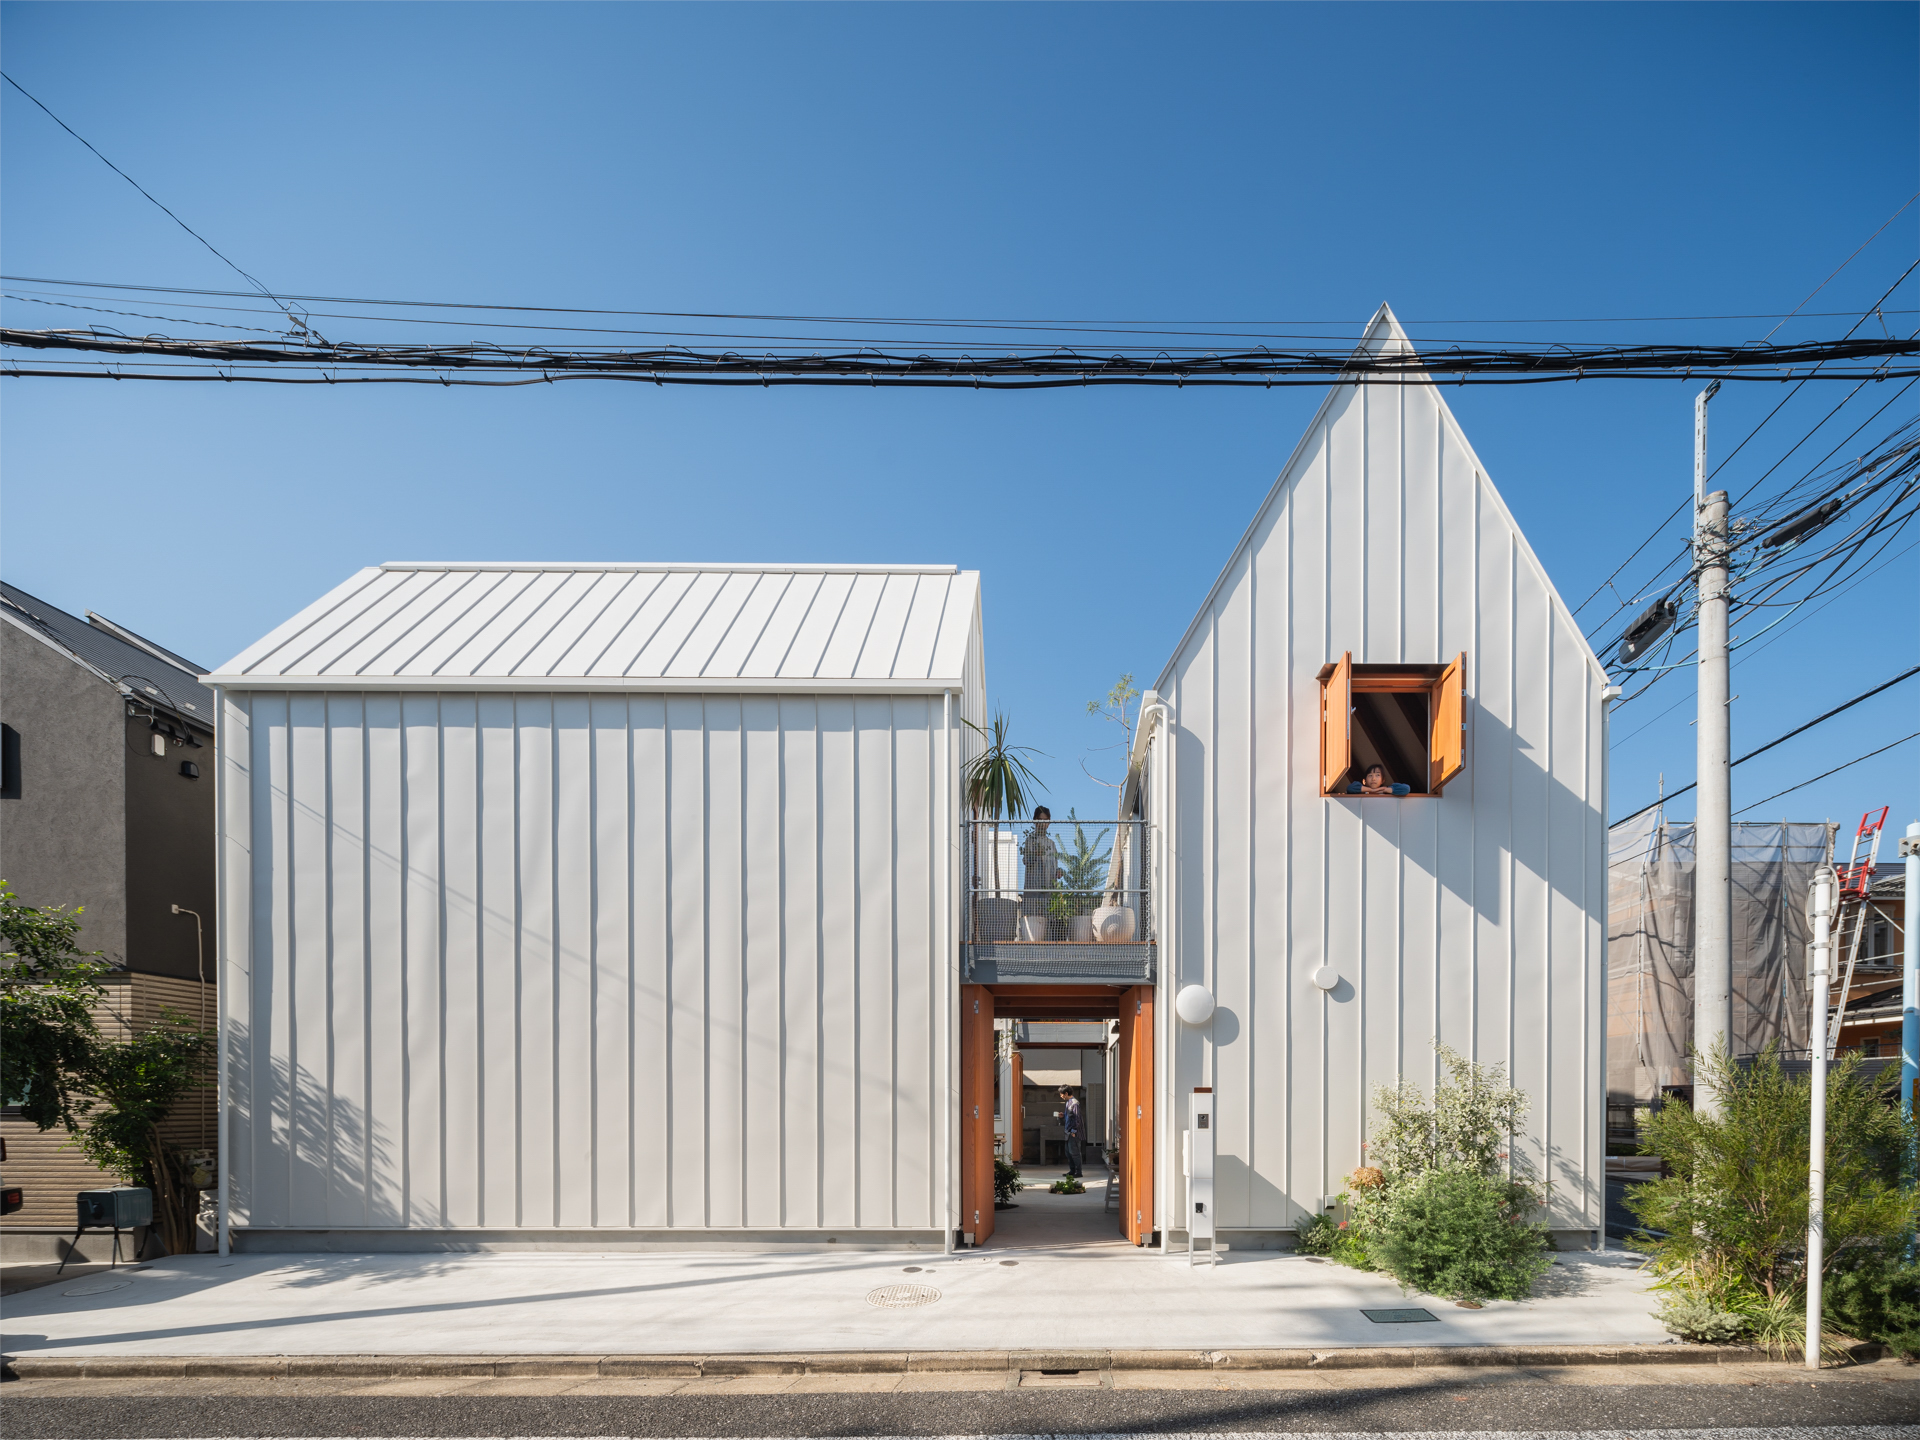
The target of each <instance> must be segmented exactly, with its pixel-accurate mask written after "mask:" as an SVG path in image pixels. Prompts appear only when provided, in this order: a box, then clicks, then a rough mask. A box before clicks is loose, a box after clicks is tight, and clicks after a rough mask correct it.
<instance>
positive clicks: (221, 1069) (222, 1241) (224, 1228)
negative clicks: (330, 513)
mask: <svg viewBox="0 0 1920 1440" xmlns="http://www.w3.org/2000/svg"><path fill="white" fill-rule="evenodd" d="M213 723H214V730H213V756H214V767H213V845H214V860H213V913H214V916H215V924H214V927H213V956H214V986H213V998H214V1022H213V1028H214V1074H215V1077H216V1078H215V1081H214V1105H215V1111H216V1113H215V1117H214V1138H213V1147H214V1153H213V1163H214V1164H215V1165H216V1166H217V1167H219V1168H218V1169H217V1170H216V1172H215V1175H216V1179H217V1194H216V1199H217V1201H218V1206H219V1223H218V1226H217V1229H218V1234H219V1244H218V1245H217V1247H216V1248H217V1249H218V1251H219V1253H220V1256H221V1258H222V1259H225V1258H226V1257H227V1256H228V1255H230V1254H231V1253H232V1252H233V1230H232V1225H231V1222H230V1220H229V1218H228V1210H227V1172H228V1171H229V1170H230V1169H231V1168H232V1166H231V1165H230V1163H229V1161H228V1158H227V1085H228V1080H227V1045H228V1035H227V1031H228V1025H227V977H226V975H225V974H224V973H223V972H224V971H225V970H226V968H227V963H228V955H229V951H228V947H227V939H228V936H227V811H226V795H225V790H226V769H227V763H226V762H227V740H228V739H229V738H230V737H229V735H228V732H227V696H226V692H225V691H224V690H222V689H220V688H218V687H215V689H214V692H213Z"/></svg>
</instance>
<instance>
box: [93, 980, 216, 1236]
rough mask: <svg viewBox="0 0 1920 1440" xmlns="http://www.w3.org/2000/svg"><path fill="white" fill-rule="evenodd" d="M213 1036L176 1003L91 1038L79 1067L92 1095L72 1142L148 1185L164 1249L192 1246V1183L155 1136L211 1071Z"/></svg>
mask: <svg viewBox="0 0 1920 1440" xmlns="http://www.w3.org/2000/svg"><path fill="white" fill-rule="evenodd" d="M212 1053H213V1036H212V1035H211V1034H210V1033H209V1032H207V1031H205V1030H201V1029H198V1028H197V1027H195V1026H194V1025H193V1023H192V1022H191V1021H190V1020H189V1019H188V1017H187V1016H185V1015H183V1014H181V1013H180V1012H179V1011H177V1010H173V1009H170V1008H163V1009H162V1010H161V1012H160V1021H159V1023H158V1024H157V1025H153V1026H151V1027H149V1028H148V1029H146V1030H144V1031H142V1032H141V1033H140V1034H138V1035H135V1036H132V1037H131V1038H129V1039H127V1040H119V1041H103V1042H100V1043H98V1044H96V1045H95V1046H94V1047H93V1049H92V1053H91V1054H90V1055H89V1056H88V1058H87V1060H86V1062H85V1064H84V1065H83V1066H82V1067H81V1069H80V1071H79V1079H80V1082H81V1084H82V1085H83V1086H84V1087H85V1089H86V1091H87V1093H88V1095H89V1096H90V1097H91V1100H92V1107H91V1109H90V1110H89V1111H88V1112H87V1116H86V1122H85V1125H84V1127H83V1128H82V1129H81V1131H80V1133H79V1136H78V1138H77V1139H76V1141H75V1142H74V1143H75V1144H76V1145H77V1146H78V1147H79V1149H80V1152H81V1153H82V1154H83V1155H85V1156H86V1157H87V1159H89V1160H91V1161H92V1162H93V1163H94V1164H95V1165H96V1166H98V1167H99V1168H100V1169H102V1170H105V1171H108V1172H109V1173H111V1174H114V1175H119V1176H121V1177H122V1178H124V1179H125V1180H126V1181H127V1182H128V1183H129V1184H134V1185H144V1186H146V1187H147V1188H148V1189H150V1190H152V1191H153V1198H154V1217H155V1220H156V1221H157V1222H158V1223H159V1225H160V1227H161V1234H162V1236H163V1238H165V1240H166V1242H167V1248H168V1250H170V1251H172V1252H173V1253H174V1254H176V1255H177V1254H180V1253H182V1252H183V1251H190V1250H191V1249H192V1248H193V1246H192V1237H191V1234H190V1232H191V1229H192V1225H193V1217H192V1214H191V1206H190V1204H189V1203H188V1194H189V1192H190V1187H188V1186H186V1185H184V1184H183V1183H182V1177H181V1176H180V1174H179V1173H177V1171H178V1159H177V1157H176V1156H175V1155H174V1154H173V1152H172V1151H171V1150H170V1149H169V1148H168V1146H167V1145H166V1143H165V1142H164V1141H163V1140H162V1139H161V1138H160V1124H161V1122H162V1121H163V1120H165V1119H166V1118H167V1115H168V1113H169V1112H170V1111H171V1110H172V1109H173V1107H174V1105H175V1103H176V1102H177V1101H178V1100H179V1099H180V1097H181V1096H183V1095H185V1094H186V1093H187V1092H188V1091H191V1090H195V1089H198V1088H199V1087H200V1086H202V1085H204V1084H206V1083H207V1081H208V1079H209V1078H210V1077H209V1076H208V1073H207V1069H208V1060H209V1059H210V1058H211V1056H212Z"/></svg>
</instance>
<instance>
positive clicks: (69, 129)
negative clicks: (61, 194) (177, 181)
mask: <svg viewBox="0 0 1920 1440" xmlns="http://www.w3.org/2000/svg"><path fill="white" fill-rule="evenodd" d="M0 80H5V81H6V82H7V83H8V84H9V85H11V86H13V88H14V89H16V90H18V91H19V92H20V93H21V94H22V95H25V96H26V97H27V99H29V100H31V101H33V103H34V104H35V105H38V106H39V107H40V109H41V111H42V112H43V113H44V114H45V115H46V117H47V118H48V119H49V120H51V121H53V123H54V124H56V125H58V126H59V127H60V128H61V129H62V130H64V131H66V132H67V134H69V135H71V136H73V138H74V139H76V140H78V141H79V142H80V143H81V144H82V145H84V146H86V147H87V149H89V150H92V151H93V156H94V158H95V159H96V160H98V161H99V162H100V163H101V164H102V165H104V166H106V167H107V168H108V169H109V170H111V171H113V173H114V174H116V175H118V176H119V177H120V178H121V179H122V180H124V181H126V182H127V183H128V184H129V185H131V186H133V188H134V189H136V190H138V191H139V192H140V193H141V194H142V195H145V196H146V197H147V199H148V200H150V201H152V202H153V204H154V205H155V206H157V207H158V208H159V210H160V212H161V213H162V214H163V215H165V216H166V217H167V218H168V219H169V220H171V221H173V223H174V224H176V225H178V226H179V227H180V228H181V229H182V230H184V231H186V232H187V234H189V235H191V236H193V238H194V239H196V240H198V241H199V242H200V243H201V244H202V245H204V246H206V247H207V249H209V250H211V251H212V252H213V254H214V255H215V256H216V257H217V258H218V259H219V260H220V262H221V264H223V265H225V266H226V267H227V268H228V269H229V270H231V271H233V273H234V274H236V275H238V276H239V277H240V278H241V279H243V280H245V281H246V282H247V283H248V284H249V285H251V286H253V288H254V289H255V290H258V291H259V292H260V293H261V294H262V295H264V296H266V297H267V299H269V300H271V301H273V303H274V304H275V305H279V306H280V309H281V310H282V311H283V312H284V313H285V315H286V317H287V318H288V319H289V320H293V321H294V322H295V323H296V324H300V323H301V322H300V321H299V319H298V317H296V316H295V315H294V313H293V311H292V310H291V309H290V308H289V307H288V306H286V305H285V304H283V303H282V302H281V300H280V298H279V296H277V295H275V294H274V293H273V292H272V291H271V290H269V289H267V287H266V286H264V285H262V284H261V283H260V282H259V281H258V280H256V279H255V278H254V277H253V276H251V275H249V274H248V273H247V272H246V271H245V270H242V269H241V268H240V267H239V266H238V265H236V264H234V263H233V261H231V260H229V259H228V258H227V257H226V256H225V255H222V254H221V253H220V251H219V250H218V249H216V248H215V247H214V244H213V242H212V241H211V240H209V239H207V237H206V236H204V235H202V234H201V233H200V232H199V231H198V230H196V229H194V228H193V227H192V226H191V225H189V224H187V222H186V221H184V220H182V219H181V218H180V217H179V216H178V215H176V214H174V213H173V211H171V210H169V209H167V207H166V206H165V205H162V204H161V203H160V201H158V200H156V199H154V197H153V195H152V193H151V192H150V191H148V189H147V188H146V186H144V185H142V184H141V183H140V182H139V181H138V180H136V179H134V178H133V177H132V176H131V175H129V174H127V172H126V171H124V170H122V169H121V168H120V167H119V166H118V165H116V164H114V163H113V161H111V160H109V159H107V157H106V156H104V155H102V154H101V153H100V152H99V151H98V150H95V149H94V146H93V142H92V141H91V140H89V139H87V137H86V136H84V135H82V134H81V133H80V132H79V131H78V130H76V129H74V128H73V127H72V126H71V125H69V124H67V122H66V121H64V120H62V119H61V118H60V117H59V116H58V115H56V114H54V113H53V111H51V110H49V109H47V106H46V104H45V102H44V101H42V100H41V99H40V97H39V96H37V95H35V94H34V93H33V92H32V91H31V90H29V89H27V87H26V86H24V85H22V84H21V83H20V82H19V81H18V80H16V79H14V78H13V77H12V76H11V75H8V74H7V73H6V72H5V71H0ZM301 328H302V329H305V328H306V327H305V326H304V324H302V325H301Z"/></svg>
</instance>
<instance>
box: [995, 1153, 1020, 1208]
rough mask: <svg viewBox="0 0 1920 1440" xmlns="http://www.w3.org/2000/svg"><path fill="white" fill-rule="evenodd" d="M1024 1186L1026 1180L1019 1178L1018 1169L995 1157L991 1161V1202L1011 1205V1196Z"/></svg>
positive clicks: (997, 1204)
mask: <svg viewBox="0 0 1920 1440" xmlns="http://www.w3.org/2000/svg"><path fill="white" fill-rule="evenodd" d="M1026 1188H1027V1186H1026V1182H1025V1181H1024V1180H1022V1179H1021V1178H1020V1171H1019V1169H1018V1168H1017V1167H1015V1166H1013V1165H1011V1164H1009V1163H1008V1162H1007V1161H1005V1160H1002V1159H999V1158H998V1157H995V1159H994V1162H993V1203H994V1204H995V1205H996V1206H999V1205H1011V1204H1013V1197H1014V1196H1016V1195H1018V1194H1019V1193H1020V1192H1021V1191H1022V1190H1024V1189H1026Z"/></svg>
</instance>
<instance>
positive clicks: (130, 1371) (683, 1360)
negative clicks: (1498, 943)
mask: <svg viewBox="0 0 1920 1440" xmlns="http://www.w3.org/2000/svg"><path fill="white" fill-rule="evenodd" d="M1886 1353H1887V1352H1886V1350H1885V1347H1883V1346H1880V1345H1855V1346H1853V1347H1852V1350H1851V1359H1852V1361H1853V1362H1855V1363H1859V1362H1864V1361H1870V1360H1877V1359H1882V1358H1884V1356H1885V1354H1886ZM1773 1358H1774V1357H1773V1356H1771V1355H1769V1354H1768V1352H1767V1351H1766V1350H1765V1349H1764V1348H1762V1347H1761V1346H1758V1345H1689V1344H1682V1343H1674V1344H1666V1345H1426V1346H1422V1345H1396V1346H1378V1345H1369V1346H1352V1347H1348V1348H1343V1349H1326V1350H1071V1351H1066V1350H1063V1351H1051V1350H917V1351H906V1350H843V1351H824V1352H819V1353H811V1354H809V1353H786V1354H768V1355H744V1354H734V1355H394V1356H386V1355H258V1356H254V1355H151V1356H149V1355H96V1356H42V1355H21V1356H8V1357H5V1358H4V1367H5V1371H6V1375H7V1377H8V1378H9V1379H18V1380H81V1379H86V1380H104V1379H149V1378H153V1379H169V1378H170V1379H183V1380H186V1379H211V1378H216V1377H242V1376H244V1377H250V1378H255V1379H318V1378H334V1379H343V1380H344V1379H352V1380H391V1379H407V1378H414V1377H426V1376H433V1377H446V1378H449V1379H528V1378H542V1379H571V1380H636V1379H663V1380H664V1379H687V1380H692V1379H699V1378H702V1377H708V1376H740V1375H901V1374H926V1373H931V1372H949V1373H950V1372H955V1371H986V1372H1019V1371H1030V1370H1052V1371H1062V1370H1065V1371H1089V1370H1094V1371H1099V1370H1384V1369H1393V1368H1400V1367H1406V1366H1420V1367H1429V1368H1431V1367H1445V1366H1473V1367H1500V1366H1506V1367H1548V1366H1568V1365H1751V1364H1755V1363H1765V1362H1766V1361H1769V1360H1771V1359H1773Z"/></svg>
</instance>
